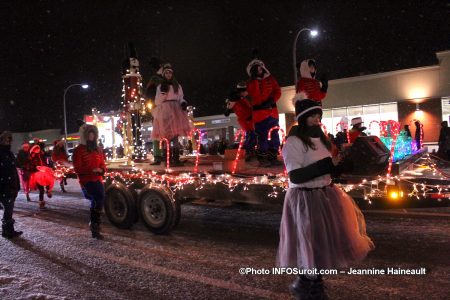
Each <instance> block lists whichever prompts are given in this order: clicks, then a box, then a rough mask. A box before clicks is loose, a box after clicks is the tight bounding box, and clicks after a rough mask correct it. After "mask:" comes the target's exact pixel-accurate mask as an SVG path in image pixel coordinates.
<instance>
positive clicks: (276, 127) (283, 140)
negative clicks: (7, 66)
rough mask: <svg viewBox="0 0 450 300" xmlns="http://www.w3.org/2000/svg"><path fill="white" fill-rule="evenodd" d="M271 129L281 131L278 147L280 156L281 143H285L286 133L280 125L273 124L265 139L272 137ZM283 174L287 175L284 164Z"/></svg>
mask: <svg viewBox="0 0 450 300" xmlns="http://www.w3.org/2000/svg"><path fill="white" fill-rule="evenodd" d="M273 130H279V131H281V143H280V147H278V155H280V156H282V152H281V149H282V147H283V145H284V144H285V143H286V133H285V132H284V130H283V128H280V126H274V127H272V128H270V130H269V134H268V137H267V139H268V140H269V141H270V140H271V139H272V131H273ZM284 176H287V171H286V166H284Z"/></svg>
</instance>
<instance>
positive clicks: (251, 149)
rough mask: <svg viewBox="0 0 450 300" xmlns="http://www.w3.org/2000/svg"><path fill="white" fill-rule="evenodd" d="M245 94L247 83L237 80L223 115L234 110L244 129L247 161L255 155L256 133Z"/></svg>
mask: <svg viewBox="0 0 450 300" xmlns="http://www.w3.org/2000/svg"><path fill="white" fill-rule="evenodd" d="M247 96H248V92H247V84H246V83H245V82H239V83H238V84H237V85H236V89H235V90H234V91H233V92H232V93H231V94H230V97H229V99H227V110H226V111H225V116H226V117H228V116H229V115H230V113H231V112H234V113H235V114H236V116H237V120H238V123H239V125H240V126H241V129H242V130H244V131H245V142H244V149H245V161H247V162H248V161H250V160H252V159H253V157H255V146H256V133H255V124H253V118H252V114H253V110H252V105H251V103H250V101H249V99H248V97H247Z"/></svg>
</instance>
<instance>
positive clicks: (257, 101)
mask: <svg viewBox="0 0 450 300" xmlns="http://www.w3.org/2000/svg"><path fill="white" fill-rule="evenodd" d="M247 91H248V95H249V97H250V98H251V99H252V105H253V122H254V123H259V122H261V121H263V120H265V119H267V118H268V117H271V116H273V111H272V110H273V109H274V107H275V108H276V103H277V101H278V100H279V99H280V97H281V89H280V86H279V85H278V82H277V81H276V80H275V78H274V77H273V76H272V75H268V76H266V77H264V78H262V79H252V80H250V81H249V82H248V83H247Z"/></svg>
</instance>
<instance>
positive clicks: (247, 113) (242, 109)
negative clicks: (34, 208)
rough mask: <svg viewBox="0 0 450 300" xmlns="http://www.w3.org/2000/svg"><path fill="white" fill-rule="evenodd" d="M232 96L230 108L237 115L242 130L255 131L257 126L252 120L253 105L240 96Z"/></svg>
mask: <svg viewBox="0 0 450 300" xmlns="http://www.w3.org/2000/svg"><path fill="white" fill-rule="evenodd" d="M232 96H233V97H231V99H230V102H229V104H228V106H229V108H231V109H232V110H233V112H234V113H235V114H236V116H237V119H238V122H239V125H240V126H241V128H242V129H243V130H245V131H253V130H255V124H254V123H253V119H252V105H251V104H250V102H249V101H248V99H247V98H246V97H240V96H239V95H232Z"/></svg>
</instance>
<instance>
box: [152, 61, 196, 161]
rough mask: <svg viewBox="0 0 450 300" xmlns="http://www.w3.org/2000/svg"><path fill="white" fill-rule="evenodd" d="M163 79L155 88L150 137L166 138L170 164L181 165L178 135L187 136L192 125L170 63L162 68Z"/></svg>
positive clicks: (154, 138)
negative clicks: (170, 145)
mask: <svg viewBox="0 0 450 300" xmlns="http://www.w3.org/2000/svg"><path fill="white" fill-rule="evenodd" d="M162 76H163V79H162V81H161V83H160V84H159V85H158V87H157V88H156V96H155V104H156V106H155V108H154V109H153V111H152V115H153V131H152V139H153V140H160V139H163V138H166V139H168V140H169V141H170V142H171V144H172V147H171V152H170V153H171V158H170V160H171V162H170V165H171V166H180V165H183V164H182V163H181V162H180V143H179V141H178V137H179V136H188V135H189V133H190V131H191V129H192V127H191V124H190V123H189V118H188V115H187V111H186V109H187V102H186V100H184V94H183V89H182V87H181V85H180V84H179V83H178V81H177V80H176V79H175V77H174V76H173V69H172V66H171V65H170V64H165V65H164V66H163V69H162Z"/></svg>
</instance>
